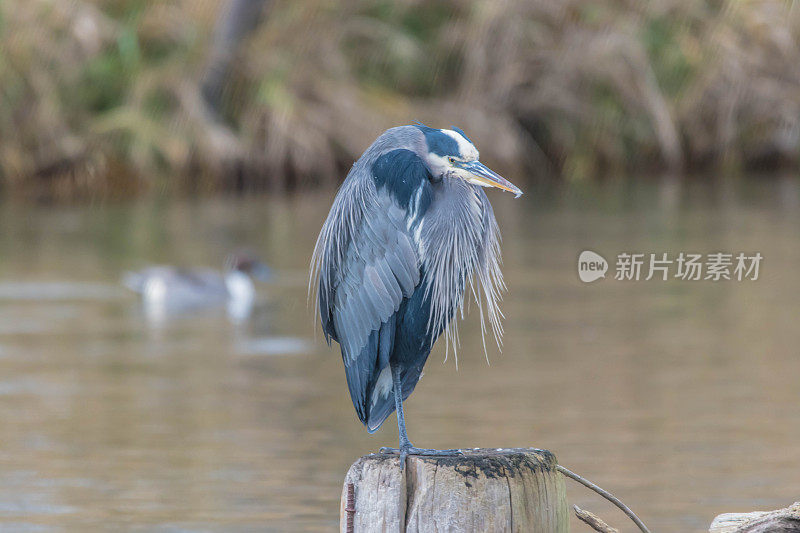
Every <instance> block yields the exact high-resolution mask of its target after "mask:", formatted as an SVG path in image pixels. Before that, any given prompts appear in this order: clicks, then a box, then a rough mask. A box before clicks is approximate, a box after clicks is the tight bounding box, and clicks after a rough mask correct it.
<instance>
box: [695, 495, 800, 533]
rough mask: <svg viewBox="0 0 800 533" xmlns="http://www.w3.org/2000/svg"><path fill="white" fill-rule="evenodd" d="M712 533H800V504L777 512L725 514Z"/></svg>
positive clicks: (712, 526) (712, 529)
mask: <svg viewBox="0 0 800 533" xmlns="http://www.w3.org/2000/svg"><path fill="white" fill-rule="evenodd" d="M708 531H709V532H710V533H767V532H781V533H790V532H795V533H800V502H795V503H794V504H792V505H790V506H789V507H786V508H785V509H778V510H777V511H766V512H764V511H755V512H752V513H724V514H721V515H719V516H717V517H716V518H715V519H714V521H713V522H712V523H711V527H710V528H708Z"/></svg>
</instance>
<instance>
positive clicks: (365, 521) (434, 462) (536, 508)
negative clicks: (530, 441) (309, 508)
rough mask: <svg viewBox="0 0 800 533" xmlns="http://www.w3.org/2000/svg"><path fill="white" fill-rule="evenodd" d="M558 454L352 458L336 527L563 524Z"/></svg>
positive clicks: (530, 528) (538, 527)
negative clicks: (400, 458) (404, 461)
mask: <svg viewBox="0 0 800 533" xmlns="http://www.w3.org/2000/svg"><path fill="white" fill-rule="evenodd" d="M556 464H557V463H556V458H555V456H554V455H553V454H552V453H550V452H549V451H547V450H538V449H534V448H502V449H499V448H498V449H495V448H489V449H469V450H464V454H463V455H459V456H453V457H434V456H409V457H408V458H407V460H406V467H405V469H404V470H401V468H400V460H399V457H398V456H397V455H393V454H371V455H366V456H364V457H362V458H360V459H359V460H358V461H356V462H355V463H353V465H352V466H351V467H350V470H349V471H348V472H347V476H346V477H345V481H344V486H343V487H342V501H341V507H340V529H341V531H342V532H347V531H348V525H350V526H351V527H352V529H350V530H351V531H355V532H369V531H382V532H401V531H408V532H428V531H453V532H459V531H463V532H467V531H485V532H494V531H525V532H547V533H551V532H561V531H568V527H569V514H568V509H567V499H566V493H565V488H564V481H563V477H562V476H561V474H560V473H559V472H557V471H556Z"/></svg>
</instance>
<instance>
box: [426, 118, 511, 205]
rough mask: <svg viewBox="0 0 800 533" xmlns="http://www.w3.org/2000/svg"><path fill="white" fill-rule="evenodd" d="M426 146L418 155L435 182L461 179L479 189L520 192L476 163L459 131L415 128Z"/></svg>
mask: <svg viewBox="0 0 800 533" xmlns="http://www.w3.org/2000/svg"><path fill="white" fill-rule="evenodd" d="M417 128H419V129H420V130H421V131H422V133H423V135H425V141H426V143H427V152H426V153H423V154H422V157H423V159H424V160H425V163H426V164H427V165H428V170H429V171H430V173H431V176H433V178H434V179H436V180H441V179H461V180H464V181H466V182H468V183H472V184H475V185H480V186H481V187H497V188H498V189H503V190H504V191H508V192H512V193H514V195H515V196H516V197H519V196H521V195H522V191H521V190H520V189H519V188H518V187H517V186H516V185H514V184H513V183H511V182H510V181H508V180H507V179H505V178H503V177H502V176H500V175H499V174H497V173H496V172H494V171H493V170H492V169H490V168H489V167H487V166H486V165H484V164H483V163H481V162H480V161H479V160H478V156H479V155H480V154H478V149H477V148H475V145H474V144H472V141H471V140H469V137H467V135H466V134H465V133H464V132H463V131H462V130H460V129H459V128H455V127H451V129H449V130H446V129H441V130H439V129H436V128H429V127H427V126H423V125H418V126H417Z"/></svg>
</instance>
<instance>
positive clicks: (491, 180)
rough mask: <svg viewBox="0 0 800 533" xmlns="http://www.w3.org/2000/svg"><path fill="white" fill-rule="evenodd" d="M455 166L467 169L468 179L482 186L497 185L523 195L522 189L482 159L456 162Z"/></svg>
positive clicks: (517, 196)
mask: <svg viewBox="0 0 800 533" xmlns="http://www.w3.org/2000/svg"><path fill="white" fill-rule="evenodd" d="M454 166H457V167H458V168H460V169H462V170H465V171H466V174H467V176H466V180H467V181H469V182H470V183H474V184H475V185H480V186H481V187H497V188H498V189H503V190H504V191H508V192H510V193H514V197H515V198H519V197H520V196H522V191H521V190H520V189H519V187H517V186H516V185H514V184H513V183H511V182H510V181H508V180H507V179H505V178H504V177H503V176H501V175H500V174H498V173H497V172H495V171H494V170H492V169H490V168H489V167H487V166H486V165H484V164H483V163H481V162H480V161H469V162H460V161H459V162H456V163H454Z"/></svg>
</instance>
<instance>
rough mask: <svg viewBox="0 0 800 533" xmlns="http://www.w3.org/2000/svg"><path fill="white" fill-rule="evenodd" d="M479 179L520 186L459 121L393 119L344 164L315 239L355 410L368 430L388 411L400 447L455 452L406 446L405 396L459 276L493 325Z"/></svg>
mask: <svg viewBox="0 0 800 533" xmlns="http://www.w3.org/2000/svg"><path fill="white" fill-rule="evenodd" d="M482 187H498V188H500V189H503V190H506V191H510V192H512V193H514V194H515V195H516V196H517V197H518V196H520V195H521V194H522V191H520V190H519V189H518V188H517V187H516V186H515V185H513V184H512V183H510V182H509V181H507V180H505V179H504V178H502V177H501V176H499V175H498V174H496V173H495V172H493V171H492V170H490V169H489V168H487V167H486V166H484V165H483V164H482V163H481V162H480V161H478V150H477V149H476V148H475V146H474V145H473V144H472V141H470V140H469V138H468V137H467V136H466V134H465V133H464V132H463V131H461V130H460V129H458V128H452V129H434V128H429V127H427V126H423V125H412V126H400V127H396V128H391V129H389V130H387V131H386V132H384V133H383V134H382V135H381V136H380V137H378V138H377V139H376V140H375V142H374V143H373V144H372V146H370V147H369V148H368V149H367V150H366V151H365V152H364V153H363V154H362V156H361V157H360V158H359V159H358V161H356V163H355V164H354V165H353V168H352V169H351V170H350V172H349V173H348V175H347V178H346V179H345V181H344V184H343V185H342V187H341V189H340V190H339V193H338V194H337V195H336V199H335V200H334V202H333V206H332V207H331V210H330V213H329V214H328V218H327V219H326V221H325V224H324V225H323V226H322V230H321V232H320V234H319V238H318V239H317V244H316V247H315V248H314V256H313V259H312V268H311V281H312V282H316V284H317V299H318V304H319V312H320V317H321V320H322V330H323V332H324V333H325V338H326V340H327V341H328V343H329V344H330V341H331V339H333V340H335V341H337V342H338V343H339V345H340V347H341V351H342V359H343V361H344V367H345V373H346V376H347V385H348V387H349V388H350V397H351V399H352V400H353V405H354V406H355V409H356V412H357V413H358V418H359V419H360V420H361V422H362V423H363V424H364V425H366V426H367V431H369V432H370V433H372V432H374V431H376V430H377V429H378V428H379V427H380V425H381V424H382V423H383V421H384V420H386V418H387V417H388V416H389V415H390V414H391V412H392V411H394V410H396V411H397V426H398V430H399V433H400V447H399V450H393V451H395V452H399V453H400V454H401V458H405V456H406V455H408V454H426V455H442V454H452V453H458V450H427V449H421V448H415V447H414V446H412V445H411V442H410V441H409V440H408V435H407V434H406V427H405V420H404V417H403V401H404V400H405V399H406V398H408V396H409V395H410V394H411V392H412V391H413V390H414V387H415V386H416V384H417V381H418V380H419V377H420V374H421V373H422V367H423V365H425V361H426V360H427V359H428V355H429V354H430V351H431V347H432V346H433V344H434V342H435V341H436V340H437V339H438V337H439V336H440V335H441V334H442V332H444V331H447V332H448V335H446V337H449V336H450V335H449V334H451V333H453V332H452V330H449V329H448V325H449V324H450V321H451V319H452V318H453V317H454V316H455V314H456V312H457V311H458V310H459V309H462V304H463V300H464V293H465V289H466V285H467V284H468V283H469V284H470V287H471V288H472V292H473V295H474V296H475V298H476V300H477V302H478V306H479V308H480V310H481V327H482V329H483V327H484V324H485V321H484V313H483V311H484V310H485V311H486V314H487V316H488V321H489V323H490V325H491V328H492V330H493V333H494V335H495V337H496V340H497V342H498V343H499V341H500V336H501V335H502V327H501V324H500V319H501V317H502V315H501V313H500V311H499V308H498V301H499V297H500V292H501V291H502V290H504V289H505V285H504V283H503V276H502V273H501V271H500V240H499V229H498V226H497V221H496V220H495V218H494V212H493V211H492V206H491V204H490V203H489V199H488V198H487V197H486V194H485V193H484V192H483V189H482ZM475 280H477V283H475ZM484 349H485V348H484ZM384 450H386V448H384ZM401 464H402V463H401Z"/></svg>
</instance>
